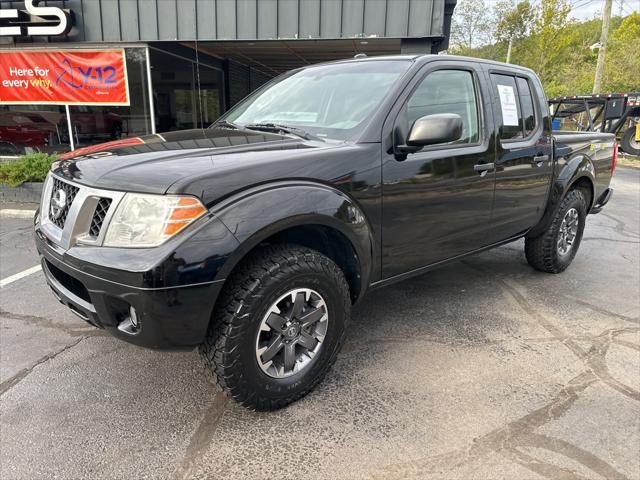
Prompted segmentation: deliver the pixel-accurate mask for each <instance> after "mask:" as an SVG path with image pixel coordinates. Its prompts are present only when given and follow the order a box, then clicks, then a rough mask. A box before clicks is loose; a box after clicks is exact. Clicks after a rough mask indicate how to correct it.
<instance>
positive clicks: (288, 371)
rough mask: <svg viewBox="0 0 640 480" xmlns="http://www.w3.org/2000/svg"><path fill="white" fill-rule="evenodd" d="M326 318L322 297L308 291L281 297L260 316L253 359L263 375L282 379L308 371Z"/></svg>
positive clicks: (327, 322) (290, 293) (326, 324)
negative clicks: (254, 357) (261, 317)
mask: <svg viewBox="0 0 640 480" xmlns="http://www.w3.org/2000/svg"><path fill="white" fill-rule="evenodd" d="M328 325H329V315H328V312H327V305H326V303H325V301H324V299H323V298H322V296H321V295H320V294H319V293H318V292H316V291H314V290H311V289H309V288H297V289H294V290H291V291H289V292H287V293H285V294H284V295H282V296H281V297H280V298H278V300H276V301H275V302H274V303H273V304H272V305H271V307H270V308H269V309H268V310H267V313H266V314H265V315H264V317H263V319H262V322H261V323H260V329H259V330H258V335H257V338H256V360H257V361H258V365H259V366H260V368H261V369H262V371H263V372H264V373H266V374H267V375H269V376H270V377H273V378H286V377H289V376H291V375H294V374H297V373H300V372H302V371H303V370H305V369H307V368H309V366H310V365H311V364H312V362H313V359H314V357H315V356H316V355H318V353H319V352H320V350H321V348H322V344H323V342H324V338H325V335H326V334H327V327H328Z"/></svg>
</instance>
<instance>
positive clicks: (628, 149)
mask: <svg viewBox="0 0 640 480" xmlns="http://www.w3.org/2000/svg"><path fill="white" fill-rule="evenodd" d="M635 138H636V127H635V125H634V126H633V127H629V128H628V129H627V131H626V132H624V135H622V138H621V139H620V146H621V147H622V150H623V151H624V152H625V153H628V154H629V155H637V156H640V147H639V146H638V142H636V140H635Z"/></svg>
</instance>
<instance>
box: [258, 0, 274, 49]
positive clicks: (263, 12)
mask: <svg viewBox="0 0 640 480" xmlns="http://www.w3.org/2000/svg"><path fill="white" fill-rule="evenodd" d="M258 18H259V21H258V38H259V39H261V40H269V39H275V38H278V1H277V0H260V1H259V2H258Z"/></svg>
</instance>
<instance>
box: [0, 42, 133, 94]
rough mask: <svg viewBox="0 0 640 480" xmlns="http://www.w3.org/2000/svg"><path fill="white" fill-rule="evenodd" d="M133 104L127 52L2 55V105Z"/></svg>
mask: <svg viewBox="0 0 640 480" xmlns="http://www.w3.org/2000/svg"><path fill="white" fill-rule="evenodd" d="M4 104H21V105H30V104H37V105H41V104H53V105H129V83H128V81H127V64H126V62H125V54H124V50H46V51H43V50H22V51H15V52H10V51H2V52H0V105H4Z"/></svg>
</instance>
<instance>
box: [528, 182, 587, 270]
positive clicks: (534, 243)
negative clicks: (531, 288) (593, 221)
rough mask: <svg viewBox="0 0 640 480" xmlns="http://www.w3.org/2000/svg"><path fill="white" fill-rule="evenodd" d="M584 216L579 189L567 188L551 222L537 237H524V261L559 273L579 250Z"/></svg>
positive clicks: (583, 200)
mask: <svg viewBox="0 0 640 480" xmlns="http://www.w3.org/2000/svg"><path fill="white" fill-rule="evenodd" d="M586 217H587V201H586V200H585V197H584V194H583V193H582V191H580V190H579V189H574V190H571V191H569V193H568V194H567V195H566V196H565V197H564V199H563V200H562V202H561V203H560V207H559V208H558V210H557V211H556V213H555V215H554V217H553V220H552V222H551V224H550V225H549V226H548V227H547V229H546V230H545V231H544V232H543V233H542V234H541V235H540V236H538V237H535V238H526V239H525V244H524V251H525V254H526V257H527V262H529V265H531V266H532V267H533V268H535V269H536V270H540V271H542V272H548V273H560V272H563V271H564V270H566V268H567V267H568V266H569V265H570V264H571V262H572V261H573V258H574V257H575V256H576V253H577V252H578V248H579V247H580V241H581V240H582V233H583V232H584V225H585V220H586Z"/></svg>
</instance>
